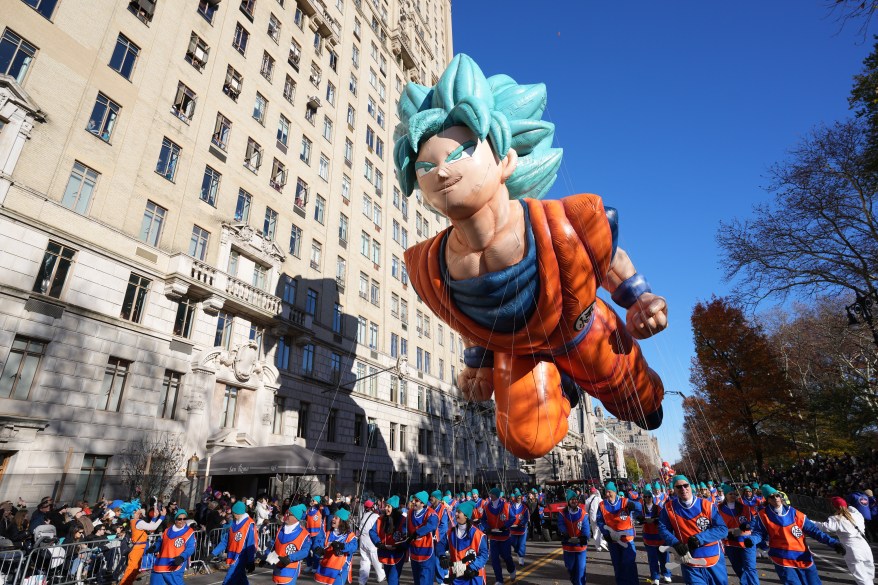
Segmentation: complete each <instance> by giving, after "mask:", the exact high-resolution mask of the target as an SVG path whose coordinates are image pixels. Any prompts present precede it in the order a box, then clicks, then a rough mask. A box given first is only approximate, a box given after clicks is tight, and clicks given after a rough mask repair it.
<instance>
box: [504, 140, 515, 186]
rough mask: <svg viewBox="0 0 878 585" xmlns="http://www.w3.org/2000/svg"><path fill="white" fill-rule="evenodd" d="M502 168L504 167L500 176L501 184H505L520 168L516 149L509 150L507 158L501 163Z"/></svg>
mask: <svg viewBox="0 0 878 585" xmlns="http://www.w3.org/2000/svg"><path fill="white" fill-rule="evenodd" d="M500 166H502V167H503V172H502V173H501V175H500V182H502V183H505V182H506V180H507V179H508V178H509V177H511V176H512V173H514V172H515V168H516V167H517V166H518V153H517V152H515V149H514V148H510V149H509V151H508V152H507V153H506V156H505V157H503V160H501V161H500Z"/></svg>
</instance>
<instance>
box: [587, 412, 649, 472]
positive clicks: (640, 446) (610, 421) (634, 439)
mask: <svg viewBox="0 0 878 585" xmlns="http://www.w3.org/2000/svg"><path fill="white" fill-rule="evenodd" d="M596 417H597V421H596V422H597V425H598V427H599V428H604V429H606V430H607V431H608V432H609V433H611V434H612V435H613V436H614V437H615V438H616V439H617V440H618V441H619V442H620V443H621V445H622V446H623V447H624V449H627V450H629V451H631V450H634V449H636V450H638V451H640V452H641V453H643V454H644V455H646V457H647V458H648V459H649V461H651V462H652V463H653V464H654V465H655V466H656V467H657V468H659V469H661V467H662V459H661V451H660V450H659V442H658V438H657V437H656V436H655V435H654V434H652V433H651V432H650V431H646V430H644V429H641V428H640V427H638V426H637V425H636V424H634V423H632V422H628V421H623V420H619V419H617V418H607V417H604V415H603V411H602V409H601V408H600V407H599V408H598V409H597V410H596Z"/></svg>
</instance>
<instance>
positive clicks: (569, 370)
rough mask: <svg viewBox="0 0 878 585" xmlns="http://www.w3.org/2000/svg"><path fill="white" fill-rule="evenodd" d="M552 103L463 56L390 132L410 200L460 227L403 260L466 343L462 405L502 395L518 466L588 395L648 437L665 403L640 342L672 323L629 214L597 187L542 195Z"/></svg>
mask: <svg viewBox="0 0 878 585" xmlns="http://www.w3.org/2000/svg"><path fill="white" fill-rule="evenodd" d="M545 107H546V88H545V86H544V85H542V84H535V85H519V84H518V83H516V82H515V80H513V79H512V78H511V77H509V76H507V75H495V76H493V77H490V78H486V77H485V75H484V74H483V73H482V71H481V69H480V68H479V66H478V65H476V63H475V62H474V61H473V60H472V59H470V58H469V57H467V56H466V55H462V54H461V55H457V56H455V57H454V59H453V60H452V61H451V64H450V65H449V66H448V68H447V69H446V70H445V72H444V73H443V74H442V77H441V78H440V79H439V81H438V83H437V84H436V85H435V86H434V87H427V86H424V85H419V84H417V83H409V84H408V85H407V86H406V88H405V90H404V92H403V95H402V96H401V98H400V101H399V117H400V120H401V123H400V124H399V125H398V127H397V130H396V134H395V137H394V139H395V147H394V161H395V163H396V168H397V171H398V177H399V182H400V187H401V188H402V191H403V193H404V194H405V195H406V196H409V195H411V194H412V192H414V191H415V190H418V191H419V192H420V196H421V200H422V201H423V202H424V203H425V204H426V205H428V206H429V207H431V208H432V209H434V210H435V211H436V212H437V213H439V214H441V215H443V216H445V217H446V218H448V220H449V221H450V223H451V226H450V227H449V228H448V229H446V230H444V231H442V232H440V233H439V234H438V235H436V236H434V237H432V238H429V239H427V240H426V241H423V242H420V243H418V244H416V245H415V246H413V247H411V248H409V249H408V250H407V251H406V253H405V262H406V268H407V270H408V274H409V276H410V279H411V282H412V285H413V286H414V288H415V290H416V291H417V293H418V295H419V297H420V298H421V299H422V300H423V301H424V303H425V304H426V305H427V306H428V307H429V308H430V309H431V310H432V311H433V312H434V313H436V314H437V315H438V316H439V317H440V318H441V319H442V320H443V321H445V322H446V323H448V325H449V326H451V327H452V328H453V329H454V330H455V331H457V332H458V333H459V334H460V335H461V336H462V337H463V338H464V339H465V343H466V346H467V347H466V350H465V352H464V361H465V366H466V367H465V368H464V369H463V370H462V371H461V372H460V375H459V377H458V384H459V387H460V390H461V392H462V394H463V396H464V398H466V399H467V400H471V401H485V400H489V399H491V398H492V397H493V399H494V401H495V405H496V408H495V423H496V427H497V436H498V437H499V439H500V440H501V442H502V443H503V444H504V445H505V447H506V449H507V450H509V451H510V452H511V453H513V454H514V455H515V456H517V457H519V458H522V459H533V458H535V457H539V456H542V455H545V454H546V453H548V452H549V450H551V449H552V447H554V446H555V445H556V444H557V443H558V442H559V441H560V440H561V439H563V438H564V436H565V435H566V434H567V417H568V416H569V414H570V410H571V406H575V405H576V403H577V402H578V400H579V397H580V392H581V391H582V390H584V391H585V392H588V393H589V394H591V395H592V396H594V397H596V398H598V399H599V400H600V401H601V402H602V403H603V405H604V407H605V408H606V409H607V410H608V411H609V412H610V413H612V414H614V415H615V416H617V417H619V418H620V419H622V420H625V421H633V422H635V423H636V424H638V425H639V426H641V427H643V428H645V429H654V428H657V427H658V426H659V425H660V424H661V421H662V406H661V405H662V398H663V395H664V389H663V386H662V382H661V379H660V378H659V376H658V375H657V374H656V373H655V372H653V371H652V370H651V369H650V368H649V367H648V365H647V363H646V360H645V359H644V358H643V356H642V354H641V350H640V347H639V345H638V344H637V342H636V341H635V339H645V338H647V337H650V336H651V335H653V334H655V333H657V332H659V331H661V330H663V329H664V328H665V327H666V326H667V303H666V302H665V299H663V298H662V297H660V296H657V295H655V294H653V293H652V291H651V289H650V286H649V284H648V283H647V280H646V278H645V277H644V276H643V275H641V274H640V273H638V272H637V271H636V270H635V268H634V264H633V263H632V261H631V259H630V258H629V256H628V254H627V253H626V252H625V251H624V250H622V249H621V248H619V247H618V245H617V242H618V229H619V221H618V213H617V212H616V210H615V209H612V208H609V207H607V208H605V207H604V204H603V201H602V200H601V198H600V197H598V196H597V195H593V194H587V193H586V194H580V195H571V196H569V197H565V198H563V199H560V200H551V201H550V200H545V201H543V200H541V198H542V197H543V196H544V195H545V194H546V193H547V192H548V190H549V188H550V187H551V186H552V184H553V183H554V181H555V178H556V175H557V171H558V168H559V167H560V164H561V155H562V153H561V150H560V149H558V148H553V147H552V140H553V137H554V133H555V127H554V125H553V124H551V123H550V122H546V121H544V120H542V115H543V111H544V110H545ZM598 288H604V289H606V290H607V291H608V292H609V293H611V295H612V299H613V301H614V303H615V304H617V305H619V306H621V307H622V308H623V309H625V310H626V316H625V317H626V318H625V321H623V320H622V319H621V318H620V317H619V316H618V315H617V314H616V312H615V311H614V310H613V309H612V308H611V307H610V305H609V304H608V303H606V302H604V301H603V300H602V299H600V298H598V296H597V290H598Z"/></svg>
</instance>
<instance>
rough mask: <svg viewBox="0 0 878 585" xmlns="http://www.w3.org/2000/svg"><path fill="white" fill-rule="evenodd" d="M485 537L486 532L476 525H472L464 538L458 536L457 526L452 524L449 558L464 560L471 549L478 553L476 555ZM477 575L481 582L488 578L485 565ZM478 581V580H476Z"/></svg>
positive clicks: (449, 534) (449, 539) (454, 560)
mask: <svg viewBox="0 0 878 585" xmlns="http://www.w3.org/2000/svg"><path fill="white" fill-rule="evenodd" d="M484 537H485V533H484V532H482V531H481V530H479V529H478V528H476V527H475V526H470V529H469V533H468V534H467V535H466V537H464V538H458V537H457V527H456V526H452V527H451V529H449V530H448V558H449V560H450V561H451V562H452V563H456V562H457V561H463V557H465V556H466V554H467V553H468V552H469V551H473V552H475V553H476V556H478V555H479V549H480V548H481V546H482V539H483V538H484ZM477 577H480V578H481V583H485V582H486V580H487V578H488V577H487V574H486V573H485V567H482V568H481V569H479V572H478V575H477ZM476 582H478V581H476Z"/></svg>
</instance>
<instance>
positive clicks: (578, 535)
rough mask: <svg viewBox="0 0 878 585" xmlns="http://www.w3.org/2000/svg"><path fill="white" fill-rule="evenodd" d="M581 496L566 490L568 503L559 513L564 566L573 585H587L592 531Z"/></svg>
mask: <svg viewBox="0 0 878 585" xmlns="http://www.w3.org/2000/svg"><path fill="white" fill-rule="evenodd" d="M579 498H580V496H579V495H578V494H577V493H576V492H575V491H573V490H566V492H565V499H566V500H567V505H566V506H564V508H563V509H562V510H561V513H560V514H558V533H559V534H560V535H561V549H562V550H563V551H564V553H563V554H564V567H565V568H566V569H567V572H568V573H569V574H570V582H571V583H572V584H573V585H585V563H586V552H585V551H586V545H587V544H588V535H589V534H590V533H591V528H590V526H589V523H588V510H586V509H585V506H584V505H583V504H581V503H580V501H579ZM635 571H636V569H635ZM617 579H618V577H617Z"/></svg>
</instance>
